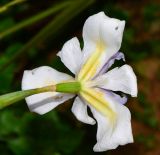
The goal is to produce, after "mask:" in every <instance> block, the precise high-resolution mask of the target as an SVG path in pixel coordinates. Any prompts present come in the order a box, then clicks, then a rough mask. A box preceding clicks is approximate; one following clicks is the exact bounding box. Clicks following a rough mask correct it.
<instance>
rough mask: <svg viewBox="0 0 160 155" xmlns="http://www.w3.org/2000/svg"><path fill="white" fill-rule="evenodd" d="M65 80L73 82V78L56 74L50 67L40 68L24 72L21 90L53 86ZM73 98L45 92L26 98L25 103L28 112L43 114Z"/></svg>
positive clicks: (71, 95) (67, 95)
mask: <svg viewBox="0 0 160 155" xmlns="http://www.w3.org/2000/svg"><path fill="white" fill-rule="evenodd" d="M67 80H73V78H72V77H71V76H70V75H67V74H64V73H61V72H58V71H56V70H55V69H53V68H51V67H48V66H42V67H38V68H36V69H33V70H26V71H24V74H23V78H22V90H27V89H33V88H40V87H44V86H48V85H55V84H56V83H59V82H63V81H67ZM73 97H74V95H73V94H63V93H57V92H53V93H52V92H46V93H40V94H36V95H32V96H30V97H27V98H26V102H27V105H28V107H29V109H30V111H32V112H36V113H38V114H45V113H47V112H49V111H50V110H52V109H54V108H55V107H56V106H58V105H59V104H61V103H63V102H65V101H66V100H68V99H70V98H73Z"/></svg>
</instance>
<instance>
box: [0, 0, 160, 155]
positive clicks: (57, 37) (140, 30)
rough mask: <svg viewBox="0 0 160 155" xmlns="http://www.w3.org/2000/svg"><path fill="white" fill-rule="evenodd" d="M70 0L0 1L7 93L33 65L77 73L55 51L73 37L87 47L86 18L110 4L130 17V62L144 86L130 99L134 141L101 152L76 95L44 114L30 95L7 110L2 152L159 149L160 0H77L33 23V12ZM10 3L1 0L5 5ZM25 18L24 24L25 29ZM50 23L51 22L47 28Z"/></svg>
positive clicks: (1, 74) (114, 154)
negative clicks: (74, 109) (29, 101)
mask: <svg viewBox="0 0 160 155" xmlns="http://www.w3.org/2000/svg"><path fill="white" fill-rule="evenodd" d="M66 1H68V0H66ZM66 1H61V0H60V1H58V0H57V1H55V0H38V1H35V0H27V1H25V2H23V3H19V4H17V5H14V6H11V7H8V8H7V9H6V10H4V11H1V9H2V8H0V94H4V93H7V92H12V91H16V90H20V89H21V79H22V75H23V71H24V70H26V69H33V68H35V67H38V66H43V65H49V66H52V67H54V68H56V69H58V70H59V71H63V72H68V73H69V74H71V73H70V72H69V70H68V69H67V68H66V67H65V66H64V65H63V64H62V63H61V62H60V59H59V58H58V57H57V56H56V53H57V52H58V51H59V50H60V49H61V47H62V46H63V44H64V43H65V42H66V41H67V40H68V39H70V38H72V37H74V36H77V37H78V38H79V39H80V41H81V43H82V46H83V42H82V27H83V24H84V21H85V20H86V18H87V17H89V16H90V15H92V14H95V13H98V12H99V11H104V12H105V13H106V14H107V15H109V16H110V17H114V18H118V19H121V20H126V28H125V31H124V37H123V42H122V47H121V51H122V52H124V53H125V56H126V63H127V64H130V65H131V66H132V67H133V68H134V71H135V73H136V75H137V78H138V89H139V93H138V97H137V98H130V99H129V101H128V103H127V106H128V107H129V108H130V110H131V113H132V127H133V134H134V140H135V142H134V143H133V144H128V145H125V146H120V147H118V149H116V150H111V151H108V152H103V153H94V152H93V151H92V148H93V145H94V144H95V143H96V126H89V125H86V124H82V123H80V122H79V121H78V120H76V119H75V117H74V116H73V114H72V113H71V110H70V109H71V106H72V101H68V102H66V103H65V104H62V105H60V106H59V107H57V108H56V109H54V110H53V111H51V112H49V113H47V114H45V115H42V116H40V115H37V114H34V113H31V112H29V110H28V107H27V105H26V103H25V101H21V102H19V103H16V104H15V105H12V106H10V107H7V108H5V109H3V110H1V111H0V155H92V154H102V155H125V154H126V155H135V154H137V155H142V154H145V155H159V154H160V149H159V148H160V125H159V124H160V93H159V91H160V59H159V58H160V42H159V41H160V40H159V39H160V12H158V11H159V10H160V5H159V3H158V0H157V1H156V0H150V1H149V0H134V1H129V0H117V1H116V0H95V1H94V0H88V1H86V0H75V1H71V3H70V4H66V6H65V7H64V8H62V9H60V10H58V11H57V12H55V13H54V14H51V15H50V16H47V17H46V18H43V19H41V20H39V21H36V22H34V21H35V20H33V21H31V22H30V24H29V25H26V21H28V19H29V18H32V17H33V16H35V15H38V14H40V13H42V12H43V11H46V10H48V9H49V8H53V9H55V8H56V7H57V5H59V4H62V3H65V2H66ZM80 1H81V2H80ZM9 2H11V1H9V0H1V1H0V6H6V4H7V3H9ZM79 3H80V4H79ZM87 3H90V4H87ZM36 19H37V16H36ZM19 23H21V24H23V25H25V26H24V27H23V26H22V28H18V25H19ZM51 23H52V24H51ZM48 24H51V25H50V27H49V28H48V29H46V26H47V25H48ZM124 130H125V129H124Z"/></svg>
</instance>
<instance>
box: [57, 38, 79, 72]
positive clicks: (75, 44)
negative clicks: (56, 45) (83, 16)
mask: <svg viewBox="0 0 160 155" xmlns="http://www.w3.org/2000/svg"><path fill="white" fill-rule="evenodd" d="M57 55H58V56H59V57H60V58H61V61H62V62H63V63H64V65H65V66H66V67H67V68H68V69H69V70H70V71H71V72H72V73H73V74H77V73H78V72H79V69H80V65H81V61H82V52H81V48H80V44H79V41H78V39H77V38H76V37H75V38H72V39H71V40H69V41H67V42H66V43H65V44H64V46H63V48H62V50H61V51H60V52H59V53H58V54H57Z"/></svg>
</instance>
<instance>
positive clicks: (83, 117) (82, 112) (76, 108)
mask: <svg viewBox="0 0 160 155" xmlns="http://www.w3.org/2000/svg"><path fill="white" fill-rule="evenodd" d="M71 111H72V113H73V114H74V115H75V117H76V118H77V119H78V120H79V121H81V122H83V123H86V124H90V125H94V124H95V123H96V121H95V120H94V119H93V118H91V117H90V116H88V113H87V104H86V103H84V102H83V101H82V100H81V99H80V97H76V98H75V100H74V103H73V106H72V109H71Z"/></svg>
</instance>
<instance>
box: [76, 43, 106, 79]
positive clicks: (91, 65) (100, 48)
mask: <svg viewBox="0 0 160 155" xmlns="http://www.w3.org/2000/svg"><path fill="white" fill-rule="evenodd" d="M104 49H105V46H104V44H103V43H102V42H100V43H97V46H96V50H95V51H94V52H93V53H92V55H91V56H90V57H89V58H88V60H87V62H86V63H85V64H84V65H83V67H82V69H81V71H80V73H79V75H78V80H79V81H87V80H89V79H91V78H92V77H94V75H95V74H96V72H97V69H98V67H99V65H100V63H101V62H100V59H101V56H102V55H103V53H104Z"/></svg>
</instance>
